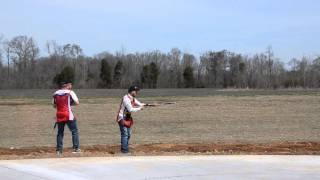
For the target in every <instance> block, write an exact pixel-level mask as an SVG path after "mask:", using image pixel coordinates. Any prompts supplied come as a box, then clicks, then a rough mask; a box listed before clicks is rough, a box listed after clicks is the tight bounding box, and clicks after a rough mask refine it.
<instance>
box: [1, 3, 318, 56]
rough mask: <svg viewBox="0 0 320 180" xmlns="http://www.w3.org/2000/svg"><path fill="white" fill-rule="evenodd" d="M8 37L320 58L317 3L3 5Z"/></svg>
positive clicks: (92, 49) (86, 46)
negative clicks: (268, 51) (270, 52)
mask: <svg viewBox="0 0 320 180" xmlns="http://www.w3.org/2000/svg"><path fill="white" fill-rule="evenodd" d="M0 8H1V9H0V24H1V26H0V34H2V35H4V36H5V37H6V38H9V39H10V38H12V37H14V36H16V35H27V36H32V37H34V38H35V39H36V41H37V44H38V45H39V46H40V48H41V51H42V54H44V53H45V48H44V47H45V43H46V41H47V40H56V41H57V42H58V43H59V44H65V43H77V44H79V45H80V46H81V47H82V49H83V50H84V53H85V54H86V55H89V56H91V55H95V54H97V53H99V52H102V51H109V52H115V51H119V50H121V48H124V49H125V51H126V52H127V53H128V52H136V51H139V52H143V51H148V50H155V49H158V50H161V51H164V52H168V51H170V49H171V48H173V47H178V48H180V49H181V50H182V51H184V52H189V53H194V54H196V55H200V54H201V53H203V52H204V51H206V50H222V49H227V50H230V51H234V52H237V53H244V54H249V55H252V54H254V53H258V52H264V51H265V49H266V47H267V46H269V45H272V47H273V50H274V52H275V55H276V56H277V57H279V58H280V59H281V60H283V61H285V62H288V61H289V60H290V59H291V58H292V57H298V58H300V57H302V56H303V55H305V56H311V57H312V56H316V55H320V46H319V44H320V36H319V34H320V1H317V0H1V2H0Z"/></svg>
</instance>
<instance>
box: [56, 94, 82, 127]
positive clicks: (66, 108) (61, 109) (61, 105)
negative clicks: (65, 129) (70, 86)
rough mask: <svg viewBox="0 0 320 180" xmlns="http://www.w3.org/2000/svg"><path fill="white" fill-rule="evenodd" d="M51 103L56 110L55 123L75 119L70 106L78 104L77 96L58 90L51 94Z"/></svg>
mask: <svg viewBox="0 0 320 180" xmlns="http://www.w3.org/2000/svg"><path fill="white" fill-rule="evenodd" d="M52 103H53V105H54V107H56V109H57V113H56V118H57V119H56V120H57V122H65V121H69V120H70V121H73V120H75V117H74V115H73V112H72V109H71V105H72V104H73V103H76V104H78V103H79V99H78V97H77V95H76V94H75V93H74V92H73V91H71V90H67V89H60V90H58V91H56V92H55V93H54V94H53V100H52Z"/></svg>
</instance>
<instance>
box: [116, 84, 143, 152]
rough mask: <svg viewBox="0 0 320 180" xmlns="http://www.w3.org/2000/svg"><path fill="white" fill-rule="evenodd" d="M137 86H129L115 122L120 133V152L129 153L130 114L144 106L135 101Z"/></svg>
mask: <svg viewBox="0 0 320 180" xmlns="http://www.w3.org/2000/svg"><path fill="white" fill-rule="evenodd" d="M139 90H140V89H139V88H138V87H137V86H131V87H129V89H128V94H126V95H125V96H123V98H122V100H121V103H120V107H119V111H118V115H117V122H118V124H119V128H120V133H121V152H122V153H125V154H126V153H129V140H130V137H131V126H132V125H133V119H132V115H131V114H132V113H133V112H137V111H140V110H142V109H143V108H144V106H145V105H146V104H144V103H141V102H139V101H138V100H137V99H136V96H137V95H138V91H139Z"/></svg>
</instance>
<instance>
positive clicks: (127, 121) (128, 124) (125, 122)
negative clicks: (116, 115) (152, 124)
mask: <svg viewBox="0 0 320 180" xmlns="http://www.w3.org/2000/svg"><path fill="white" fill-rule="evenodd" d="M123 125H124V126H125V127H127V128H130V127H131V126H132V125H133V119H132V118H126V119H123Z"/></svg>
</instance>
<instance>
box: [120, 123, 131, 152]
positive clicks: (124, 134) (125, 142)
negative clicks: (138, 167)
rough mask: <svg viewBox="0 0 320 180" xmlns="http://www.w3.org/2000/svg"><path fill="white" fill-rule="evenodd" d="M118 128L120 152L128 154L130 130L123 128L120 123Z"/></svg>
mask: <svg viewBox="0 0 320 180" xmlns="http://www.w3.org/2000/svg"><path fill="white" fill-rule="evenodd" d="M118 124H119V127H120V133H121V152H123V153H128V152H129V140H130V136H131V128H128V127H125V126H124V125H122V124H121V123H120V122H119V123H118Z"/></svg>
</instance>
